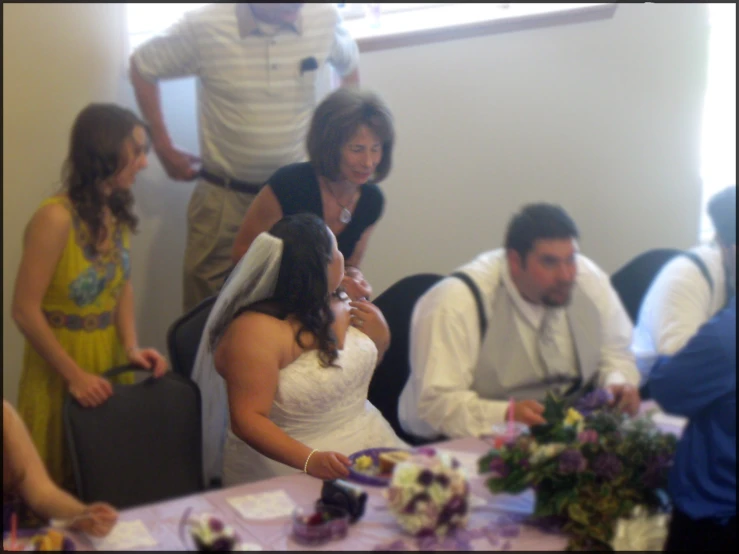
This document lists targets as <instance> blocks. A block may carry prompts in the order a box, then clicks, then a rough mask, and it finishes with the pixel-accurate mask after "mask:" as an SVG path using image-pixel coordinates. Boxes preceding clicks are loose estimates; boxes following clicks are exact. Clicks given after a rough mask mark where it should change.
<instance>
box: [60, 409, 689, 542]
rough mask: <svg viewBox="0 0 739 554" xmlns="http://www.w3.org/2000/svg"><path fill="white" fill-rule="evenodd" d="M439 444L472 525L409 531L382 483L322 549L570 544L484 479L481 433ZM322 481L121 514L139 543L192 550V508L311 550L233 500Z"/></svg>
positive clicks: (298, 477)
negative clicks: (453, 466) (187, 525)
mask: <svg viewBox="0 0 739 554" xmlns="http://www.w3.org/2000/svg"><path fill="white" fill-rule="evenodd" d="M660 426H661V427H662V428H664V429H665V430H666V431H672V432H675V433H676V434H679V433H680V431H681V421H679V420H674V419H669V418H667V419H665V420H663V421H661V422H660ZM436 446H437V448H440V449H444V450H447V451H450V452H452V453H454V454H456V455H457V457H458V458H459V460H460V461H461V462H462V464H463V465H464V466H465V467H467V468H468V469H470V470H471V471H470V475H473V477H471V479H470V483H471V492H472V496H473V497H475V498H474V500H476V502H473V508H472V511H471V516H470V521H469V524H468V526H467V528H466V529H465V530H464V531H461V532H457V533H456V534H455V535H454V537H452V538H448V539H446V540H444V541H439V542H437V541H435V540H429V539H423V540H419V539H414V538H412V537H410V536H408V535H406V534H405V533H404V532H403V531H402V530H401V529H400V527H398V525H397V524H396V522H395V520H394V518H393V516H392V515H391V514H390V513H389V512H388V511H387V509H386V503H385V500H384V498H383V496H382V491H383V489H382V488H378V487H365V490H367V492H368V494H369V499H368V503H367V509H366V512H365V515H364V517H363V518H362V519H361V520H360V521H359V522H358V523H356V524H354V525H352V526H351V528H350V531H349V534H348V536H347V537H346V538H345V539H343V540H338V541H333V542H329V543H327V544H324V545H322V546H320V547H315V548H313V549H314V550H437V549H443V550H539V551H542V550H563V549H564V548H565V546H566V544H567V540H566V538H565V537H564V536H563V535H561V534H558V533H556V532H553V531H548V530H545V529H541V528H537V527H535V526H532V525H529V524H528V523H526V522H525V521H524V519H525V518H526V516H527V515H529V514H531V512H532V510H533V502H534V498H533V494H532V493H531V492H527V493H523V494H521V495H516V496H511V495H505V494H497V495H493V494H491V493H490V492H489V491H488V490H487V489H486V488H485V485H484V481H485V476H478V475H476V473H477V472H476V470H474V462H475V460H476V459H477V458H478V457H479V456H480V455H482V454H483V453H484V452H486V451H487V450H488V449H489V448H490V446H489V444H487V443H486V442H484V441H482V440H479V439H472V438H468V439H458V440H452V441H447V442H442V443H438V444H437V445H436ZM321 485H322V482H321V481H320V480H318V479H315V478H312V477H309V476H308V475H304V474H301V473H296V474H295V475H292V476H287V477H278V478H274V479H268V480H264V481H259V482H257V483H251V484H247V485H241V486H236V487H231V488H227V489H221V490H215V491H210V492H206V493H203V494H199V495H194V496H188V497H183V498H180V499H175V500H171V501H167V502H161V503H157V504H151V505H147V506H141V507H138V508H134V509H130V510H125V511H123V512H122V513H121V516H120V521H124V522H133V521H137V520H138V521H141V522H142V523H143V524H144V525H145V526H146V528H147V530H148V532H149V533H150V535H151V536H152V537H153V538H154V540H155V541H156V545H152V546H144V547H140V548H137V550H184V549H185V545H184V544H183V543H182V540H181V539H180V537H179V524H180V521H181V519H182V516H183V514H184V513H185V511H186V510H187V509H188V508H190V509H191V510H192V513H193V514H199V513H211V514H214V515H216V516H218V517H220V518H221V519H223V520H224V521H226V522H228V523H229V524H231V525H232V526H233V527H234V528H235V529H236V531H237V532H238V533H239V535H240V537H241V539H242V541H244V542H247V543H253V544H255V545H259V546H261V547H262V548H263V549H264V550H306V549H307V548H306V547H305V546H303V545H300V544H297V543H295V542H293V540H292V539H291V538H290V523H291V521H290V516H289V515H285V516H280V517H276V518H274V519H269V520H261V521H255V520H247V519H244V518H243V517H242V516H241V515H240V514H239V513H238V512H237V511H236V510H235V509H234V508H233V507H232V506H231V504H229V502H228V499H229V498H232V497H238V496H242V495H246V494H258V493H264V492H270V491H280V490H282V491H284V492H285V493H286V494H287V495H288V496H289V497H290V499H291V500H292V501H293V502H294V503H295V504H307V503H310V502H312V501H314V500H316V499H317V498H318V497H319V496H320V490H321ZM73 538H74V540H75V542H76V543H77V545H78V547H79V549H80V550H92V549H94V548H93V544H92V543H91V542H90V541H89V539H87V538H86V537H83V536H79V535H73Z"/></svg>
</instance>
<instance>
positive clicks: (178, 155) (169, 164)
mask: <svg viewBox="0 0 739 554" xmlns="http://www.w3.org/2000/svg"><path fill="white" fill-rule="evenodd" d="M156 153H157V157H158V158H159V161H160V162H161V164H162V167H164V170H165V171H166V172H167V175H169V177H170V179H174V180H175V181H192V180H193V179H195V177H197V176H198V171H199V170H200V162H201V160H200V158H199V157H198V156H196V155H195V154H191V153H190V152H187V151H185V150H180V149H179V148H177V147H175V146H172V145H169V146H162V147H159V148H156Z"/></svg>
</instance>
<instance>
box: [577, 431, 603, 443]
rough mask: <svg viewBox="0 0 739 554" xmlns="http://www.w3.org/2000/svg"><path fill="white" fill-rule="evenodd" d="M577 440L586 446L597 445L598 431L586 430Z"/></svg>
mask: <svg viewBox="0 0 739 554" xmlns="http://www.w3.org/2000/svg"><path fill="white" fill-rule="evenodd" d="M577 440H578V441H580V442H582V443H585V444H587V443H593V444H596V443H597V442H598V431H596V430H595V429H585V430H584V431H580V434H579V435H577Z"/></svg>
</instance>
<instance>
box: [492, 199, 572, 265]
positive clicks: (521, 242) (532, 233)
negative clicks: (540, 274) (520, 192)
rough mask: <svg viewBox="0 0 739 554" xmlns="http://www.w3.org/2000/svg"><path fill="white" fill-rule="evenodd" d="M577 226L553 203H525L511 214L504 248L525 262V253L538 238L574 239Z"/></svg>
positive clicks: (532, 246) (529, 250) (531, 248)
mask: <svg viewBox="0 0 739 554" xmlns="http://www.w3.org/2000/svg"><path fill="white" fill-rule="evenodd" d="M578 237H579V234H578V232H577V226H576V225H575V222H574V221H572V218H571V217H570V216H569V215H568V214H567V212H566V211H564V209H562V208H561V207H560V206H557V205H555V204H544V203H541V204H527V205H526V206H524V207H523V208H521V211H520V212H518V213H517V214H516V215H514V216H513V218H512V219H511V221H510V223H509V224H508V230H507V231H506V237H505V248H506V250H514V251H516V252H518V255H519V256H520V257H521V262H522V263H524V264H525V263H526V255H527V254H528V253H529V252H531V250H533V248H534V243H535V242H536V241H537V240H540V239H576V238H578Z"/></svg>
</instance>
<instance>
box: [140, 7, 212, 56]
mask: <svg viewBox="0 0 739 554" xmlns="http://www.w3.org/2000/svg"><path fill="white" fill-rule="evenodd" d="M207 5H208V4H149V3H143V4H126V17H127V23H128V45H129V48H130V49H131V50H134V49H135V48H136V47H137V46H138V45H139V44H141V43H143V42H146V41H147V40H148V39H149V38H151V37H153V36H154V35H156V34H158V33H161V32H162V31H164V30H165V29H166V28H167V27H169V26H170V25H172V24H173V23H176V22H177V20H178V19H180V18H181V17H182V14H184V13H185V12H189V11H190V10H194V9H197V8H200V7H202V6H207Z"/></svg>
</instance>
